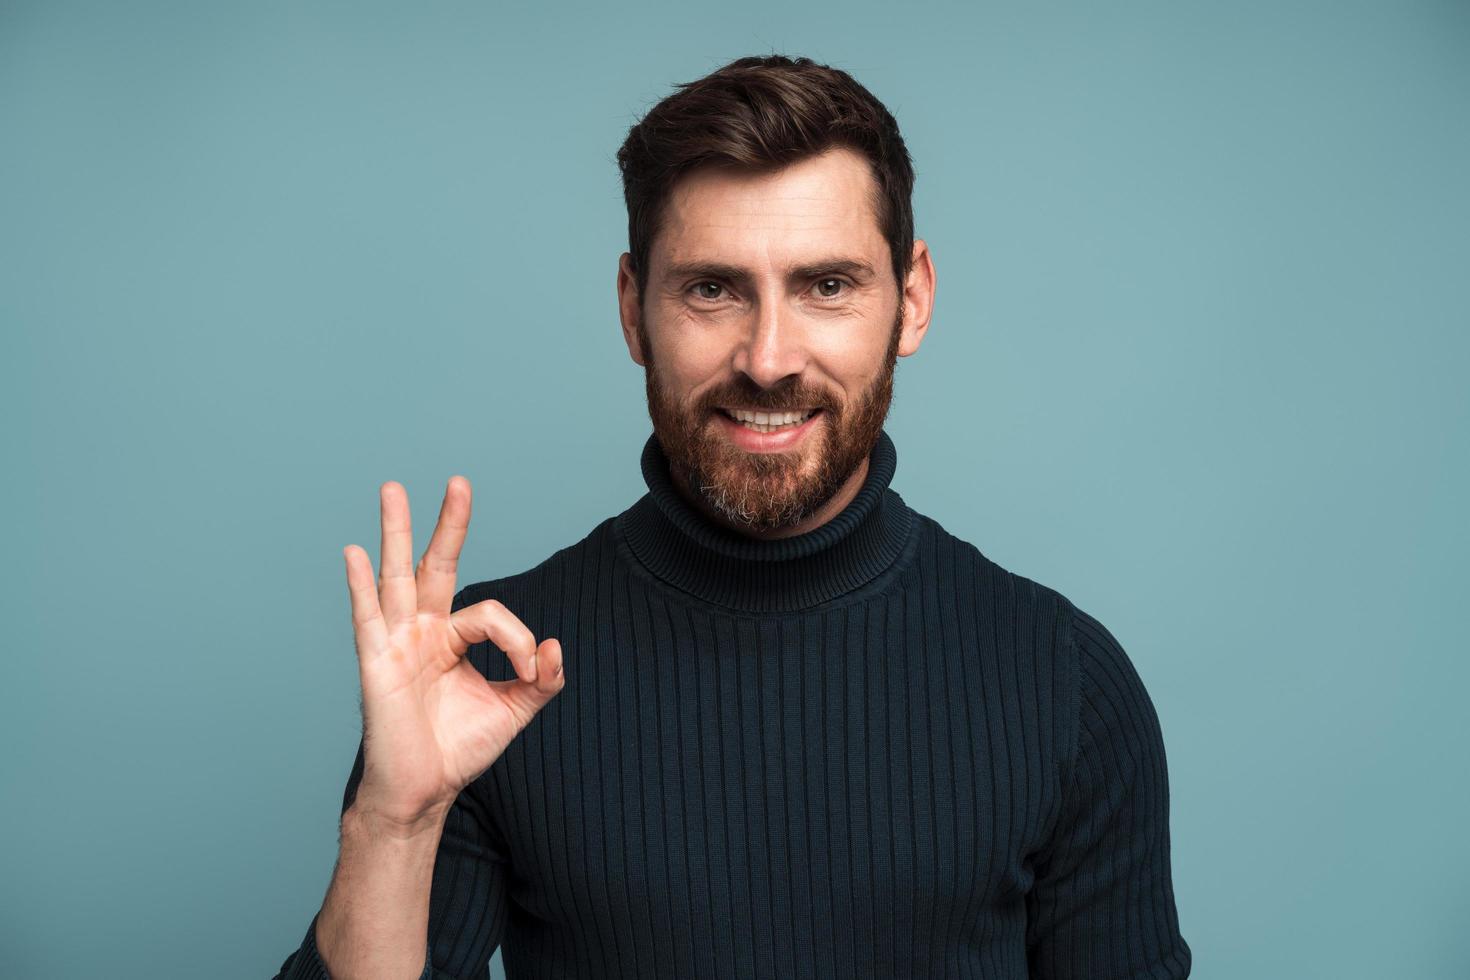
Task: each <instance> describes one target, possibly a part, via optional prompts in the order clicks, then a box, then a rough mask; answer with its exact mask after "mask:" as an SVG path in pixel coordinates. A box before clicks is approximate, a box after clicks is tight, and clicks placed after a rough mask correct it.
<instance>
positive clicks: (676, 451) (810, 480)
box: [639, 302, 903, 531]
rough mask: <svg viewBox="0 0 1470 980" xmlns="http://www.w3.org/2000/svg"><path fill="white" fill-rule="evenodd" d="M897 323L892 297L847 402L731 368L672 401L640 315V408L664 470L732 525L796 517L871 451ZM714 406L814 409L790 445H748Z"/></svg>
mask: <svg viewBox="0 0 1470 980" xmlns="http://www.w3.org/2000/svg"><path fill="white" fill-rule="evenodd" d="M902 326H903V303H902V302H900V303H899V307H898V313H897V315H896V316H895V318H894V324H893V331H892V333H891V335H890V337H889V341H888V350H887V351H886V352H885V354H884V357H883V365H882V368H881V369H880V370H879V372H878V376H877V377H876V378H874V379H873V381H872V383H871V384H869V385H868V387H867V389H866V390H865V391H864V392H863V393H862V395H861V396H860V397H859V398H858V399H857V401H856V403H854V404H853V405H850V406H844V405H843V404H842V403H841V402H840V401H839V400H838V398H837V397H836V396H835V395H834V394H833V393H832V392H831V391H829V390H827V389H825V388H820V387H816V386H813V385H806V384H803V383H801V382H800V381H799V380H798V379H796V378H786V379H783V380H782V382H781V383H780V384H777V385H773V386H772V387H770V388H761V387H760V386H758V385H757V384H756V383H755V382H753V381H751V380H750V378H749V377H748V376H747V375H744V374H741V375H738V376H736V377H735V378H734V379H732V380H731V381H730V382H728V383H726V384H723V385H720V386H719V387H717V388H712V389H710V390H709V391H708V392H706V393H705V394H704V395H703V396H702V397H701V398H700V399H699V402H698V403H697V404H695V405H693V406H691V407H690V408H688V409H680V408H679V407H678V406H677V405H675V404H674V402H673V401H672V399H670V398H669V396H668V392H667V391H666V390H665V389H664V387H663V385H662V383H661V381H660V379H659V376H658V369H657V365H656V364H655V363H654V360H653V357H652V353H651V352H652V348H651V347H650V345H649V343H648V336H647V334H646V332H644V330H643V328H642V326H641V324H640V326H639V336H640V339H641V342H642V344H643V351H644V354H645V358H644V359H645V361H647V364H646V365H645V367H644V381H645V387H646V389H647V392H648V415H649V418H650V419H652V421H653V433H654V435H655V436H656V437H657V439H658V442H659V446H660V447H661V448H662V449H663V451H664V455H665V456H666V457H667V458H668V461H669V472H670V474H671V475H672V476H673V477H674V478H675V480H676V481H679V482H682V483H683V484H684V485H685V486H686V487H688V488H689V490H690V491H691V492H693V493H695V494H698V496H699V497H700V499H702V500H703V501H704V502H705V503H706V504H708V505H709V506H710V507H711V508H712V509H713V510H714V511H715V512H716V513H718V514H720V515H721V516H722V517H724V518H725V519H726V520H728V521H729V522H730V523H732V524H734V525H737V526H740V527H745V528H749V529H752V530H757V531H778V530H784V529H786V528H789V527H793V526H795V525H796V524H799V523H801V522H802V521H803V520H805V519H806V518H808V517H810V516H811V515H812V514H813V513H815V512H816V511H818V510H820V509H821V507H822V506H823V505H824V504H826V503H827V502H828V501H829V500H831V499H832V497H833V496H835V495H836V493H837V491H838V490H840V489H841V488H842V485H843V484H844V483H846V482H847V480H848V479H849V478H850V477H851V476H852V474H853V472H854V471H855V470H856V469H857V468H858V467H859V466H860V465H862V463H863V462H864V461H865V460H866V459H867V458H868V456H869V455H870V454H871V453H872V451H873V446H874V445H875V444H876V443H877V441H878V435H879V433H880V432H881V431H882V429H883V422H884V420H885V419H886V418H887V417H888V408H889V405H890V404H891V403H892V400H893V371H894V365H895V364H896V363H897V362H898V341H899V331H900V328H901V327H902ZM720 405H738V406H740V407H741V408H748V409H754V410H756V411H773V412H781V411H799V410H802V409H807V408H818V409H821V413H822V414H821V415H820V417H818V418H817V419H816V420H815V421H814V422H813V423H811V424H813V425H814V426H815V430H814V431H812V432H809V433H808V434H807V435H806V437H805V438H804V439H803V440H802V446H801V448H800V449H797V450H793V451H791V452H784V453H753V452H747V451H746V450H744V449H741V448H740V447H739V446H736V445H735V444H734V443H732V442H730V440H729V439H728V438H727V437H726V436H724V435H722V434H720V433H719V432H718V431H717V427H718V426H719V425H721V424H722V423H721V422H720V421H719V420H717V419H715V418H714V416H715V414H716V413H720V409H719V408H718V406H720ZM721 414H722V413H721Z"/></svg>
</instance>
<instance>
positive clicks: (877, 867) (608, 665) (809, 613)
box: [280, 434, 1191, 980]
mask: <svg viewBox="0 0 1470 980" xmlns="http://www.w3.org/2000/svg"><path fill="white" fill-rule="evenodd" d="M896 463H897V456H896V453H895V450H894V447H893V443H892V442H891V441H890V439H889V438H888V436H887V435H886V434H885V435H883V436H881V437H880V439H879V442H878V444H877V446H876V447H875V448H874V451H873V455H872V458H871V460H870V464H869V472H868V477H867V480H866V482H865V484H864V486H863V487H862V489H861V491H860V492H859V494H858V495H857V497H856V498H855V499H854V500H853V501H852V503H851V504H850V505H849V506H848V507H847V508H846V509H844V510H843V511H842V512H841V513H840V514H839V515H838V516H837V517H835V518H834V519H832V520H831V521H829V522H828V523H826V524H824V525H823V526H821V527H819V528H817V529H816V530H814V531H811V532H809V533H807V534H803V535H801V536H798V537H793V538H786V539H784V540H776V541H758V540H755V539H751V538H747V537H744V536H741V535H738V534H735V533H733V532H730V531H727V530H725V529H722V528H720V527H718V526H716V525H714V524H713V523H711V522H710V521H708V520H707V519H705V518H704V517H703V516H702V515H700V514H699V513H698V512H697V511H696V510H694V509H693V508H692V507H691V506H689V504H688V503H686V502H685V501H684V500H683V498H682V497H680V496H679V494H678V493H677V491H676V490H675V488H674V486H673V484H672V483H671V481H670V478H669V474H668V465H667V461H666V460H665V459H664V457H663V455H662V452H661V450H660V448H659V446H658V443H657V441H656V440H655V439H653V438H650V439H649V441H648V443H647V445H646V447H645V449H644V453H643V458H642V466H643V474H644V478H645V479H646V481H647V483H648V488H649V492H648V493H647V494H646V495H645V496H643V497H642V498H640V499H639V500H638V501H637V503H635V504H634V505H633V506H632V507H630V508H629V509H628V510H626V511H624V512H623V513H622V514H619V515H618V516H616V517H613V518H609V519H608V520H606V521H604V522H602V523H601V524H599V525H598V526H597V527H596V528H594V529H593V530H592V532H591V533H590V534H589V535H587V537H585V538H584V539H582V540H581V541H579V542H577V543H576V544H574V545H572V546H570V547H568V548H565V549H563V550H561V551H559V552H557V553H556V554H554V555H552V556H551V557H550V558H548V559H547V560H546V561H545V562H543V563H541V564H540V565H538V566H537V567H535V568H533V569H531V570H530V571H527V572H523V573H521V574H518V575H514V576H511V577H508V578H502V579H497V580H494V581H488V582H480V583H477V584H474V585H469V586H466V587H465V588H464V589H462V590H461V591H460V593H459V594H458V595H457V596H456V597H455V608H460V607H462V606H465V605H469V604H472V603H475V602H479V601H481V600H483V599H488V598H492V597H494V598H497V599H500V600H501V601H503V602H504V603H505V605H506V606H507V607H509V608H510V609H511V610H512V611H514V612H515V613H516V614H517V615H518V616H520V618H521V619H522V620H523V621H524V622H525V623H526V625H527V626H528V627H529V628H530V629H531V631H532V632H533V633H535V634H536V635H537V636H538V637H545V636H555V637H558V638H559V639H560V640H561V643H562V648H563V651H564V654H565V663H566V668H565V669H566V685H565V687H564V688H563V689H562V691H561V693H560V694H558V695H557V696H556V697H555V698H554V699H552V701H551V702H550V703H549V704H548V705H547V706H546V707H545V708H543V709H542V710H541V712H540V713H539V714H538V715H537V716H536V718H535V719H534V720H532V722H531V724H530V725H529V726H528V727H527V728H526V729H525V730H524V731H523V732H522V733H521V734H520V735H519V736H517V737H516V739H515V740H514V741H513V742H512V743H511V745H510V746H509V748H507V750H506V751H505V753H504V754H503V755H502V756H501V757H500V758H499V759H498V760H496V762H495V763H494V764H493V765H491V767H490V768H489V769H488V770H486V772H485V773H484V774H483V775H482V776H481V777H480V778H479V779H477V780H475V782H473V783H471V784H470V785H469V786H468V787H467V788H466V789H465V790H464V791H463V792H462V793H461V794H460V796H459V799H458V801H457V802H456V804H455V806H454V807H453V809H452V810H451V811H450V813H449V816H448V819H447V821H446V824H445V827H444V833H443V836H442V838H441V841H440V844H439V851H438V856H437V859H436V863H435V867H434V877H433V886H432V891H431V899H430V909H429V935H428V939H429V945H430V956H429V961H428V962H427V963H426V964H425V968H424V973H423V977H424V978H471V977H474V978H484V977H485V976H486V975H487V963H488V961H489V959H490V956H491V953H492V952H493V951H494V950H495V948H496V947H497V946H499V947H501V949H502V955H503V960H504V964H505V971H506V975H507V977H508V978H512V980H514V978H522V977H524V978H533V977H534V978H551V977H578V978H588V980H592V978H606V977H630V978H632V977H636V978H640V980H652V978H681V980H682V978H709V980H720V978H736V977H742V978H743V977H830V978H834V980H837V978H844V980H846V978H853V977H885V978H891V977H974V978H982V977H983V978H991V980H1002V978H1004V980H1021V978H1028V977H1031V978H1040V977H1045V978H1068V980H1142V978H1150V980H1166V978H1178V977H1185V976H1187V975H1188V974H1189V970H1190V962H1191V954H1190V949H1189V946H1188V945H1187V944H1186V943H1185V941H1184V939H1183V937H1182V936H1181V934H1180V930H1179V923H1178V916H1177V914H1176V910H1175V903H1174V894H1173V885H1172V881H1171V875H1170V863H1169V789H1168V775H1167V771H1166V767H1165V758H1164V744H1163V739H1162V736H1161V733H1160V729H1159V722H1158V717H1157V715H1156V713H1155V710H1154V706H1153V704H1152V702H1151V701H1150V699H1149V696H1148V694H1147V692H1146V690H1145V688H1144V685H1143V683H1142V681H1141V680H1140V679H1139V676H1138V674H1137V672H1136V671H1135V669H1134V667H1133V665H1132V664H1131V662H1130V661H1129V658H1128V657H1127V655H1126V654H1125V653H1124V651H1123V649H1122V648H1121V647H1120V646H1119V644H1118V642H1117V641H1116V640H1115V639H1114V638H1113V636H1112V635H1111V634H1110V633H1109V632H1108V630H1107V629H1106V628H1104V627H1103V625H1102V624H1101V623H1099V622H1098V621H1097V620H1096V619H1094V618H1092V617H1091V616H1089V615H1088V614H1087V613H1085V612H1083V611H1082V610H1080V609H1078V608H1077V607H1076V606H1074V605H1073V604H1072V603H1071V602H1069V601H1068V600H1067V599H1066V597H1064V596H1062V595H1061V594H1059V593H1058V592H1056V591H1054V590H1052V589H1049V588H1047V587H1046V586H1043V585H1040V584H1038V583H1036V582H1034V581H1031V580H1030V579H1027V578H1024V577H1022V576H1020V575H1017V574H1014V573H1012V572H1009V571H1007V570H1006V569H1004V568H1002V567H1000V566H999V565H997V564H996V563H995V562H993V561H991V560H990V559H988V558H986V557H985V556H984V555H983V554H981V553H980V551H978V550H977V549H976V548H975V547H974V546H972V545H970V544H968V543H966V542H964V541H961V540H960V539H958V538H956V537H954V536H953V535H951V534H949V533H948V532H947V531H945V530H944V528H942V527H940V526H939V524H937V523H936V522H934V521H933V520H931V519H929V518H927V517H925V516H923V515H922V514H919V513H917V512H915V511H914V510H912V509H910V508H909V507H908V506H906V505H905V504H904V502H903V500H902V499H901V498H900V497H899V495H898V494H897V493H896V492H894V491H893V490H892V489H891V488H890V487H889V482H890V481H891V479H892V477H893V473H894V468H895V466H896ZM468 656H469V657H470V659H471V660H472V662H473V663H474V665H475V667H476V668H477V669H478V670H480V671H481V672H482V673H484V674H485V675H486V676H487V677H489V678H491V679H493V680H507V679H510V678H511V677H513V676H514V672H513V670H512V668H511V666H510V663H509V661H508V660H507V658H506V657H505V655H504V654H503V653H501V652H500V651H499V650H498V649H496V648H492V647H490V646H489V645H487V644H480V645H477V646H475V647H472V648H471V650H470V652H469V654H468ZM361 777H362V748H361V745H360V744H359V747H358V753H357V759H356V762H355V764H354V766H353V769H352V772H351V775H350V777H349V779H348V783H347V788H346V792H345V793H344V796H343V809H344V810H345V809H346V808H347V807H348V806H350V805H351V802H352V800H353V799H354V797H355V793H356V788H357V784H358V781H359V780H360V779H361ZM315 925H316V922H315V919H313V920H312V924H311V927H310V928H308V930H307V933H306V937H305V939H304V940H303V942H302V944H301V947H300V949H299V950H297V951H296V952H295V953H293V954H292V955H291V957H289V958H288V959H287V961H286V963H285V964H283V966H282V968H281V974H280V977H281V978H285V980H292V978H313V980H316V978H323V977H326V976H327V973H326V970H325V968H324V966H323V965H322V961H321V958H320V957H319V956H318V954H317V952H316V948H315V945H314V935H315Z"/></svg>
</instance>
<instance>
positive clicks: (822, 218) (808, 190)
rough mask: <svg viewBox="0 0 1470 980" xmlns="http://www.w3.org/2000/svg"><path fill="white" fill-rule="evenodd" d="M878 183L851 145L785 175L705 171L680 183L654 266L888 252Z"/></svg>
mask: <svg viewBox="0 0 1470 980" xmlns="http://www.w3.org/2000/svg"><path fill="white" fill-rule="evenodd" d="M877 186H878V185H877V181H876V180H875V179H874V178H873V174H872V171H871V169H870V168H869V166H868V162H867V160H866V158H864V157H863V156H862V155H861V154H859V153H857V152H856V151H854V150H850V149H847V148H846V147H836V148H833V149H830V150H827V151H826V152H824V153H822V154H820V155H818V156H814V157H808V158H807V159H805V160H800V161H797V162H796V163H793V164H789V165H788V166H786V167H783V168H781V169H779V170H770V171H760V172H755V171H750V170H737V169H733V168H730V167H723V166H721V167H715V166H710V167H701V168H699V169H697V170H694V171H692V172H691V173H689V174H687V175H686V176H685V177H683V178H682V179H681V180H680V181H679V182H678V183H677V184H675V185H674V188H673V191H672V192H671V194H670V196H669V201H668V205H667V207H666V208H665V211H664V215H663V220H662V222H661V227H660V229H659V232H658V235H657V238H656V239H655V241H654V243H653V247H652V254H651V255H650V265H651V266H652V267H653V268H654V269H655V270H656V269H657V268H658V267H659V266H660V265H663V264H668V263H670V262H680V261H684V260H687V259H691V258H696V259H715V258H718V259H720V260H722V261H726V262H730V261H735V262H747V263H759V262H761V261H762V260H767V261H770V260H785V259H794V258H796V257H799V256H801V255H803V254H808V253H814V252H817V253H828V252H831V251H832V249H833V247H834V246H837V247H840V248H842V249H843V250H844V251H851V252H862V253H864V254H867V255H869V256H870V257H871V256H876V255H877V254H878V253H881V252H883V251H885V250H886V249H887V242H886V241H885V239H884V238H883V233H882V230H881V229H880V228H879V227H878V217H877V212H876V210H875V200H874V197H875V194H876V193H877Z"/></svg>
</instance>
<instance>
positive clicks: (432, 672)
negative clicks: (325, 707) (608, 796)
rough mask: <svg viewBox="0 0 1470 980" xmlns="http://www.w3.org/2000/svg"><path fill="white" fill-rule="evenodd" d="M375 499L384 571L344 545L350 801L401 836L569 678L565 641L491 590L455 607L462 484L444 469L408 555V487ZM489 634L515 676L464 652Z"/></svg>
mask: <svg viewBox="0 0 1470 980" xmlns="http://www.w3.org/2000/svg"><path fill="white" fill-rule="evenodd" d="M379 495H380V497H381V501H382V525H383V550H382V568H381V576H380V578H379V579H378V583H377V586H376V588H375V587H374V583H373V566H372V559H370V558H369V557H368V554H367V552H366V551H364V550H363V549H362V548H359V547H358V546H357V545H348V546H347V547H346V548H344V549H343V551H342V554H343V557H344V558H345V559H346V562H347V587H348V590H349V591H350V592H351V594H352V628H353V632H354V633H355V635H356V643H357V662H358V668H359V674H360V676H361V679H362V716H363V776H362V781H361V782H360V783H359V785H358V788H357V798H356V800H355V802H354V803H353V807H354V808H355V809H356V810H357V811H358V812H359V814H360V815H361V816H362V817H363V818H364V819H367V820H370V821H371V822H373V823H374V824H375V825H376V826H378V827H379V828H380V829H383V830H387V831H389V832H393V833H399V834H404V835H409V834H413V833H417V832H419V831H420V830H422V829H426V828H428V827H433V826H437V825H439V824H442V821H443V818H444V815H445V814H446V813H448V811H449V808H450V806H452V805H453V803H454V800H455V798H456V797H457V796H458V795H459V792H460V791H461V790H462V789H464V787H466V786H468V785H469V784H470V783H471V782H473V781H474V780H475V778H476V777H478V776H479V775H480V774H481V773H483V772H484V771H485V770H486V769H488V768H489V767H490V765H491V763H493V762H494V761H495V760H496V759H498V758H500V755H501V753H503V752H504V751H505V748H506V746H507V745H509V744H510V741H511V739H513V738H515V737H516V735H517V734H519V733H520V731H521V729H523V728H525V727H526V725H528V724H529V723H530V721H531V719H532V718H534V717H535V716H536V712H538V711H540V710H541V708H542V707H543V706H544V705H545V704H546V703H547V702H548V701H550V700H551V699H552V698H553V697H555V696H556V694H557V692H559V691H560V690H561V689H562V687H563V685H564V684H565V683H566V678H565V676H564V675H563V671H562V650H561V644H560V643H559V642H557V641H556V640H554V639H550V638H548V639H545V640H543V641H542V642H541V643H540V644H539V645H538V644H537V642H536V638H535V637H534V636H533V635H532V634H531V631H530V630H529V629H527V628H526V626H525V624H524V623H522V622H521V621H520V620H519V619H517V618H516V616H515V615H514V614H513V613H511V611H510V610H509V609H506V608H505V606H503V605H501V604H500V602H499V601H498V600H496V599H486V600H485V601H483V602H477V603H475V604H474V605H472V606H466V607H465V608H463V609H460V610H458V611H456V612H454V613H453V614H451V613H450V605H451V604H452V602H453V600H454V595H455V573H456V571H457V569H458V567H459V552H460V547H461V546H462V545H463V544H464V538H465V533H466V532H467V531H468V530H469V522H470V483H469V481H468V480H466V479H465V478H464V477H459V476H456V477H450V479H449V486H448V488H447V489H446V490H445V492H444V503H443V505H442V506H441V507H440V510H439V522H438V524H437V525H436V526H435V527H434V534H433V537H431V538H430V539H429V547H428V548H427V550H425V552H424V555H423V558H422V559H420V561H419V564H418V567H417V569H415V568H414V567H413V565H412V564H411V563H412V561H413V533H412V531H411V529H410V516H409V507H408V493H407V491H405V490H404V488H403V486H402V485H401V484H399V483H396V482H393V481H389V482H388V483H385V484H383V485H382V487H380V488H379ZM484 640H490V641H492V642H493V643H494V644H495V645H496V646H497V647H499V648H500V649H501V650H503V651H504V652H505V654H506V655H507V656H508V657H509V658H510V661H511V663H512V664H513V665H514V667H515V672H516V675H517V678H518V679H513V680H507V681H490V680H487V679H486V678H485V676H484V675H483V674H481V673H480V672H479V671H478V670H476V669H475V667H474V665H473V664H471V663H470V662H469V660H468V659H467V658H466V657H465V651H467V650H468V649H469V647H470V644H472V643H479V642H482V641H484Z"/></svg>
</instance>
